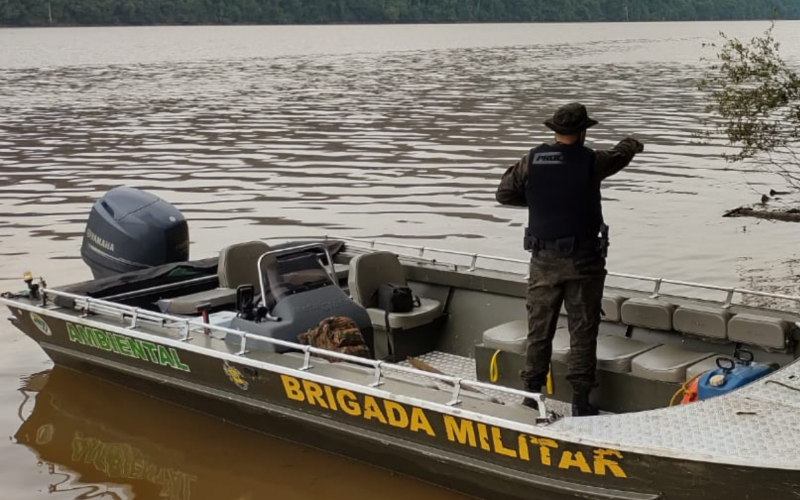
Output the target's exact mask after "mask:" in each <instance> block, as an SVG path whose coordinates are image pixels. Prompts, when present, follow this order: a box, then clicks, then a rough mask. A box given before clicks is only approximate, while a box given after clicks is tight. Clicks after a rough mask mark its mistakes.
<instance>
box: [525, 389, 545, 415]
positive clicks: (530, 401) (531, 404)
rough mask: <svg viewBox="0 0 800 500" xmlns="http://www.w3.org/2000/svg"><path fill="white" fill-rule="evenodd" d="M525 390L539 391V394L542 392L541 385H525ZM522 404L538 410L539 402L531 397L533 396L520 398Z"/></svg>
mask: <svg viewBox="0 0 800 500" xmlns="http://www.w3.org/2000/svg"><path fill="white" fill-rule="evenodd" d="M525 390H526V391H528V392H536V393H539V394H541V393H542V388H541V387H526V388H525ZM522 406H527V407H528V408H532V409H534V410H538V409H539V403H537V402H536V400H535V399H533V398H525V399H523V400H522Z"/></svg>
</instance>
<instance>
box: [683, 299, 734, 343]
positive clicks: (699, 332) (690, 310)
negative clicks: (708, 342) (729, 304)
mask: <svg viewBox="0 0 800 500" xmlns="http://www.w3.org/2000/svg"><path fill="white" fill-rule="evenodd" d="M730 318H731V314H730V313H729V312H728V311H726V310H725V309H720V308H718V307H717V308H715V307H707V306H696V305H682V306H680V307H678V308H677V309H676V310H675V313H674V314H673V316H672V323H673V326H674V328H675V330H677V331H679V332H681V333H686V334H689V335H696V336H698V337H705V338H709V339H720V340H724V339H727V338H728V320H730Z"/></svg>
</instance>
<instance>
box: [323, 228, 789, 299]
mask: <svg viewBox="0 0 800 500" xmlns="http://www.w3.org/2000/svg"><path fill="white" fill-rule="evenodd" d="M325 239H326V240H328V239H331V240H341V241H344V242H353V243H359V244H361V245H362V246H359V245H350V244H348V247H350V248H355V249H360V250H366V251H374V250H379V248H378V247H379V246H380V247H389V248H402V249H408V250H414V251H415V254H408V253H398V252H395V253H397V255H398V256H400V257H406V258H410V259H415V260H422V261H425V262H428V263H430V264H442V263H441V262H439V261H437V260H436V259H430V258H428V259H426V258H425V255H426V254H431V253H436V254H442V255H453V256H461V257H469V258H470V259H471V260H470V264H469V267H468V268H467V269H466V272H474V271H476V270H477V269H485V270H492V271H497V270H498V269H492V268H489V267H481V268H479V267H478V262H479V261H487V262H504V263H512V264H521V265H524V266H528V264H529V261H527V260H522V259H512V258H509V257H497V256H493V255H485V254H479V253H470V252H459V251H455V250H444V249H439V248H430V247H422V246H415V245H408V244H405V243H392V242H385V241H378V240H366V239H359V238H348V237H333V236H329V235H326V236H325ZM446 264H448V265H451V266H454V267H455V268H456V269H458V264H454V263H452V262H449V263H446ZM515 274H519V275H525V276H527V271H526V272H525V273H515ZM608 276H611V277H614V278H619V279H625V280H632V281H643V282H649V283H652V284H653V289H652V291H651V292H649V293H650V296H651V297H652V298H656V297H658V296H659V295H661V293H662V292H661V287H662V285H674V286H682V287H686V288H693V289H698V290H709V291H717V292H724V293H725V294H726V296H725V300H724V302H723V301H721V302H723V306H722V307H723V308H725V309H728V308H730V307H732V306H733V305H735V304H734V301H733V299H734V297H735V296H736V295H737V294H739V295H742V296H753V297H766V298H772V299H780V300H788V301H792V302H796V303H798V304H800V296H797V295H785V294H780V293H770V292H758V291H755V290H747V289H745V288H738V287H724V286H718V285H705V284H702V283H693V282H690V281H680V280H671V279H666V278H653V277H650V276H638V275H635V274H624V273H614V272H609V273H608ZM686 298H691V297H686Z"/></svg>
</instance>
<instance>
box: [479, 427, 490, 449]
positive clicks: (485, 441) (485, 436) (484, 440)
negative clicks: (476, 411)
mask: <svg viewBox="0 0 800 500" xmlns="http://www.w3.org/2000/svg"><path fill="white" fill-rule="evenodd" d="M477 425H478V439H480V442H481V448H482V449H484V450H486V451H492V447H491V446H489V433H488V432H486V425H485V424H477Z"/></svg>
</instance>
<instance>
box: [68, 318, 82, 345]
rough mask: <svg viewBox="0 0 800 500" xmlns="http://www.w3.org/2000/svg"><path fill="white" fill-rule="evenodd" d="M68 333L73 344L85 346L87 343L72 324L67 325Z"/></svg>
mask: <svg viewBox="0 0 800 500" xmlns="http://www.w3.org/2000/svg"><path fill="white" fill-rule="evenodd" d="M67 333H68V334H69V340H70V341H71V342H77V343H79V344H85V343H86V341H85V340H84V339H83V336H82V335H81V332H80V330H78V329H77V328H75V325H73V324H72V323H67Z"/></svg>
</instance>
